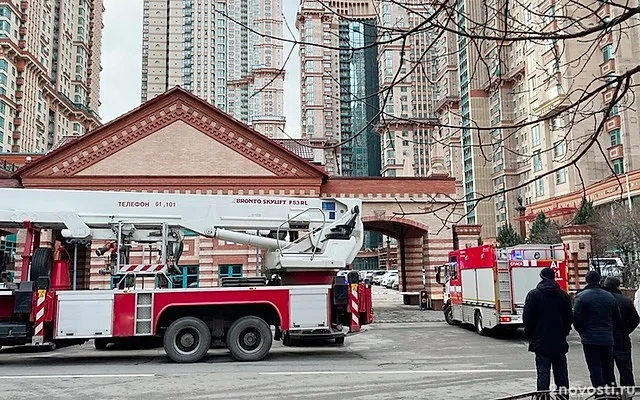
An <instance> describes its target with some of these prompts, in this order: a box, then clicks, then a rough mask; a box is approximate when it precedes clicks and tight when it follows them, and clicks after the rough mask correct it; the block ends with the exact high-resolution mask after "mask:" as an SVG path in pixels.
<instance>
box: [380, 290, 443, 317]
mask: <svg viewBox="0 0 640 400" xmlns="http://www.w3.org/2000/svg"><path fill="white" fill-rule="evenodd" d="M407 322H444V315H443V314H442V311H441V310H420V306H418V305H413V306H407V305H404V304H403V302H402V296H401V295H400V293H398V291H396V290H391V289H386V288H383V287H380V286H375V285H374V286H373V323H374V324H398V323H407Z"/></svg>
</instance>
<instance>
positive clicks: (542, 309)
mask: <svg viewBox="0 0 640 400" xmlns="http://www.w3.org/2000/svg"><path fill="white" fill-rule="evenodd" d="M540 278H541V281H540V282H539V283H538V285H537V286H536V287H535V288H534V289H532V290H531V291H530V292H529V293H528V294H527V297H526V299H525V304H524V310H523V314H522V322H523V325H524V330H525V333H526V335H527V336H528V337H529V351H530V352H532V353H535V355H536V370H537V375H538V379H537V390H538V391H548V390H549V388H550V385H551V368H552V367H553V380H554V382H555V384H556V386H557V387H558V389H561V388H564V389H567V390H568V389H569V371H568V367H567V353H568V352H569V344H568V343H567V336H568V335H569V333H570V332H571V322H572V310H571V298H570V297H569V295H568V294H567V293H566V292H565V291H563V290H562V289H560V285H558V283H557V282H556V281H555V272H554V271H553V269H551V268H544V269H543V270H542V271H540ZM560 391H561V390H560ZM547 398H550V397H547ZM558 398H564V399H567V398H568V395H567V393H564V394H562V393H561V394H560V396H559V397H558Z"/></svg>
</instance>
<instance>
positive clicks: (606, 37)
mask: <svg viewBox="0 0 640 400" xmlns="http://www.w3.org/2000/svg"><path fill="white" fill-rule="evenodd" d="M608 44H613V33H612V32H609V33H607V34H606V35H604V36H602V38H601V39H600V47H604V46H606V45H608Z"/></svg>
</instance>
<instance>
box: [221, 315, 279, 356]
mask: <svg viewBox="0 0 640 400" xmlns="http://www.w3.org/2000/svg"><path fill="white" fill-rule="evenodd" d="M272 342H273V337H272V335H271V328H270V327H269V324H267V323H266V322H265V321H264V320H263V319H262V318H259V317H253V316H249V317H242V318H240V319H238V320H237V321H235V322H234V323H233V324H232V325H231V327H230V328H229V332H228V333H227V347H228V348H229V351H230V352H231V355H232V356H233V358H235V359H236V360H238V361H259V360H262V359H263V358H265V357H266V356H267V354H268V353H269V350H271V344H272Z"/></svg>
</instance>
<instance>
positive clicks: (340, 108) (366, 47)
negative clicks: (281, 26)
mask: <svg viewBox="0 0 640 400" xmlns="http://www.w3.org/2000/svg"><path fill="white" fill-rule="evenodd" d="M374 3H375V2H372V1H361V0H359V1H356V0H352V1H327V2H319V1H301V3H300V9H299V11H298V18H297V21H296V28H297V29H298V32H299V35H300V40H301V41H302V42H303V43H304V44H302V45H300V49H299V55H300V66H301V71H300V79H301V85H300V91H301V93H300V96H301V98H300V100H301V132H302V137H304V138H309V139H314V140H319V139H321V140H323V141H324V142H325V147H326V148H327V149H326V151H325V168H326V170H327V172H328V173H329V174H331V175H345V176H379V175H380V168H381V167H380V142H379V137H378V134H377V133H376V130H375V128H376V123H377V116H378V114H379V110H378V98H377V95H376V93H377V92H378V80H377V75H378V72H377V69H378V65H377V61H376V57H377V46H376V45H375V43H376V40H377V37H378V32H377V13H376V5H375V4H374ZM348 139H352V140H348Z"/></svg>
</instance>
